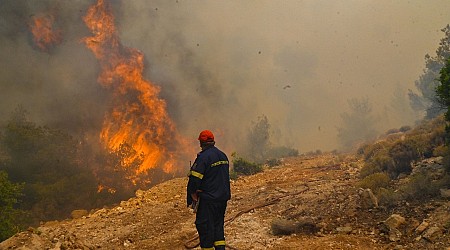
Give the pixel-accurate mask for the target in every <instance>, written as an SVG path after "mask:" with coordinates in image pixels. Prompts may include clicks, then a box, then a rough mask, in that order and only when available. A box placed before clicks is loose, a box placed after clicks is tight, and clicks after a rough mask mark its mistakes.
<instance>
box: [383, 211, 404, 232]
mask: <svg viewBox="0 0 450 250" xmlns="http://www.w3.org/2000/svg"><path fill="white" fill-rule="evenodd" d="M405 221H406V219H405V218H404V217H403V216H401V215H399V214H392V215H391V216H389V218H387V219H386V220H385V221H384V222H383V224H384V225H386V226H387V227H388V228H389V229H391V230H392V229H397V228H398V227H399V226H400V225H401V224H403V223H405Z"/></svg>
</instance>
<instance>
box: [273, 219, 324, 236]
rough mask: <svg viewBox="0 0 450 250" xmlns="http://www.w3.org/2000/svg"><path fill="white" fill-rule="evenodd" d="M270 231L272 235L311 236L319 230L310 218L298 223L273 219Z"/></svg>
mask: <svg viewBox="0 0 450 250" xmlns="http://www.w3.org/2000/svg"><path fill="white" fill-rule="evenodd" d="M271 229H272V233H273V235H290V234H293V233H304V234H313V233H317V232H318V231H319V228H318V227H317V225H316V224H315V223H314V222H313V221H312V219H311V218H302V219H300V220H299V221H292V220H286V219H274V220H273V221H272V223H271Z"/></svg>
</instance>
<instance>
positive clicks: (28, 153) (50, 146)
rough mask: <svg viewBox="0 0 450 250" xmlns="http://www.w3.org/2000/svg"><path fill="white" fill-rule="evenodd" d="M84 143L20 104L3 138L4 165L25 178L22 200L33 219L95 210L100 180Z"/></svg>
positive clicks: (11, 173) (18, 179)
mask: <svg viewBox="0 0 450 250" xmlns="http://www.w3.org/2000/svg"><path fill="white" fill-rule="evenodd" d="M79 145H80V143H79V142H78V141H77V140H75V139H74V138H73V137H72V136H70V135H69V134H67V133H66V132H64V131H62V130H58V129H52V128H48V127H45V126H44V127H43V126H38V125H37V124H35V123H33V122H31V121H29V120H28V119H27V112H26V111H25V110H24V109H23V108H21V107H19V108H17V109H16V110H15V112H13V114H12V115H11V118H10V120H9V121H8V122H7V124H6V125H5V126H4V127H3V130H2V134H1V137H0V146H1V147H2V150H1V151H2V152H4V154H6V155H7V160H5V162H4V164H3V165H2V166H0V170H4V171H6V172H7V173H8V175H9V176H10V179H11V181H13V182H17V183H24V192H23V193H24V197H23V199H22V202H21V203H20V204H19V205H20V208H21V209H23V210H28V211H31V214H32V216H33V218H31V220H32V221H29V223H33V222H38V221H41V220H54V219H61V218H66V217H67V216H68V215H69V214H70V212H71V211H72V210H74V209H79V208H86V209H90V208H92V206H93V203H94V202H95V199H96V196H97V182H96V179H95V176H94V175H93V173H92V171H91V170H90V169H89V168H88V166H86V164H85V163H84V160H83V157H82V156H81V154H80V153H79Z"/></svg>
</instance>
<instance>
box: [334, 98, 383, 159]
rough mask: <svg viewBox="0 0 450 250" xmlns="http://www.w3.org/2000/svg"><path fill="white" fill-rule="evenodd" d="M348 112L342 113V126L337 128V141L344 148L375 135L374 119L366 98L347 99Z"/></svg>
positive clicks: (349, 147) (347, 148)
mask: <svg viewBox="0 0 450 250" xmlns="http://www.w3.org/2000/svg"><path fill="white" fill-rule="evenodd" d="M348 105H349V107H350V112H349V113H347V112H345V113H342V114H341V118H342V126H341V127H340V128H338V135H337V136H338V142H339V144H340V145H341V146H342V148H343V149H344V150H349V149H351V148H353V147H354V146H355V145H356V144H358V143H362V142H364V141H367V140H371V139H373V138H374V137H375V135H376V133H377V132H376V130H375V126H374V124H375V119H374V117H373V116H372V106H371V105H370V103H369V99H368V98H363V99H361V100H359V99H356V98H354V99H350V100H348Z"/></svg>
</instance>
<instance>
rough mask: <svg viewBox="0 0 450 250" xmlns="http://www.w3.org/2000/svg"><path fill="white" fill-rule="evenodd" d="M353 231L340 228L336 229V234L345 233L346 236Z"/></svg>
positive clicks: (348, 228)
mask: <svg viewBox="0 0 450 250" xmlns="http://www.w3.org/2000/svg"><path fill="white" fill-rule="evenodd" d="M352 230H353V228H352V227H338V228H336V232H338V233H344V234H349V233H351V232H352Z"/></svg>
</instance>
